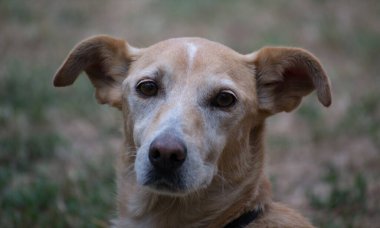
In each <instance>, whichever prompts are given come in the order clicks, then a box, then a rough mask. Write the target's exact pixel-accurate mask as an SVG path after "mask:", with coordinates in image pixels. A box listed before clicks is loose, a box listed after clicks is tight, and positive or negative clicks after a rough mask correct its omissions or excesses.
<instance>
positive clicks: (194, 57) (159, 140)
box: [54, 36, 331, 195]
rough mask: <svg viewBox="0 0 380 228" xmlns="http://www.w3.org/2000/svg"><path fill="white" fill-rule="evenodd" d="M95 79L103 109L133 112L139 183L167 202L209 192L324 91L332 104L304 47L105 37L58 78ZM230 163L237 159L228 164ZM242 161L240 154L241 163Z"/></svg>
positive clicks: (74, 55)
mask: <svg viewBox="0 0 380 228" xmlns="http://www.w3.org/2000/svg"><path fill="white" fill-rule="evenodd" d="M82 71H85V72H86V73H87V75H88V77H89V79H90V80H91V82H92V84H93V85H94V87H95V89H96V98H97V100H98V101H99V103H102V104H104V103H107V104H110V105H112V106H114V107H117V108H118V109H120V110H122V111H123V115H124V119H125V130H126V137H127V139H126V141H127V143H128V144H129V145H128V146H129V147H130V148H136V150H133V151H126V152H125V153H129V154H130V157H133V161H132V165H133V167H134V171H135V179H136V181H137V183H138V184H139V185H141V186H144V187H146V188H147V189H150V190H151V191H154V192H157V193H159V194H169V195H184V194H188V193H190V192H194V191H197V190H200V189H203V188H206V187H207V186H208V185H209V184H210V183H211V181H212V180H213V178H214V177H215V176H217V175H218V173H219V172H222V171H223V170H222V169H223V167H222V165H221V164H222V161H223V164H224V166H226V164H227V166H228V165H229V164H228V161H226V159H227V157H236V158H240V163H239V162H238V163H237V164H236V162H235V163H234V162H233V161H231V166H232V165H235V166H236V165H237V166H239V165H241V166H244V161H243V160H244V157H242V156H240V153H243V152H244V153H249V151H250V150H251V148H250V144H251V143H250V134H251V131H252V129H253V128H254V127H255V126H257V125H260V124H262V123H263V121H264V119H265V118H266V117H268V116H270V115H273V114H275V113H278V112H282V111H286V112H289V111H291V110H293V109H295V108H296V107H297V106H298V105H299V104H300V102H301V100H302V98H303V97H304V96H305V95H307V94H309V93H310V92H312V91H313V90H316V92H317V95H318V99H319V101H320V102H321V103H322V104H323V105H324V106H329V105H330V104H331V93H330V83H329V80H328V78H327V76H326V74H325V72H324V70H323V68H322V66H321V64H320V63H319V62H318V60H317V59H316V57H314V56H313V55H312V54H310V53H309V52H307V51H305V50H303V49H298V48H283V47H266V48H263V49H260V50H258V51H256V52H254V53H251V54H248V55H242V54H239V53H237V52H235V51H233V50H231V49H229V48H228V47H225V46H223V45H221V44H219V43H215V42H212V41H208V40H205V39H200V38H178V39H170V40H166V41H163V42H160V43H157V44H155V45H153V46H150V47H148V48H144V49H138V48H134V47H132V46H130V45H129V44H128V43H127V42H125V41H124V40H120V39H116V38H112V37H109V36H96V37H92V38H90V39H87V40H84V41H82V42H80V43H79V44H78V45H77V46H76V47H75V48H74V49H73V50H72V51H71V53H70V54H69V56H68V57H67V59H66V61H65V62H64V63H63V65H62V66H61V67H60V68H59V70H58V71H57V73H56V75H55V78H54V85H55V86H68V85H70V84H72V83H73V82H74V81H75V79H76V78H77V76H78V75H79V73H80V72H82ZM228 155H229V156H228ZM231 155H232V156H231Z"/></svg>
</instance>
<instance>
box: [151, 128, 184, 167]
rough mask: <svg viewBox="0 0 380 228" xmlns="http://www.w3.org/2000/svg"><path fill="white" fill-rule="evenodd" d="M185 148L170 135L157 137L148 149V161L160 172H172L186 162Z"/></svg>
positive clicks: (178, 140) (180, 141) (181, 142)
mask: <svg viewBox="0 0 380 228" xmlns="http://www.w3.org/2000/svg"><path fill="white" fill-rule="evenodd" d="M186 155H187V152H186V146H185V144H184V143H183V141H182V140H180V139H178V138H177V137H176V136H174V135H171V134H162V135H160V136H158V137H157V138H156V139H154V140H153V142H152V143H151V144H150V147H149V161H150V163H152V165H153V166H154V167H155V168H157V169H159V170H160V171H164V172H165V171H166V172H168V171H174V170H176V169H178V168H179V167H180V166H181V165H182V164H183V162H184V161H185V160H186Z"/></svg>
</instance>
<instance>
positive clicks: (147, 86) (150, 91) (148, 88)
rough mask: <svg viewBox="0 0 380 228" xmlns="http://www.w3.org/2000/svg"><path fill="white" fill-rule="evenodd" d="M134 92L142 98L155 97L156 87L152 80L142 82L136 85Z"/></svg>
mask: <svg viewBox="0 0 380 228" xmlns="http://www.w3.org/2000/svg"><path fill="white" fill-rule="evenodd" d="M136 90H137V91H138V92H139V93H141V94H142V95H144V96H147V97H152V96H156V95H157V92H158V86H157V84H156V83H155V82H154V81H152V80H142V81H140V82H139V83H138V84H137V86H136Z"/></svg>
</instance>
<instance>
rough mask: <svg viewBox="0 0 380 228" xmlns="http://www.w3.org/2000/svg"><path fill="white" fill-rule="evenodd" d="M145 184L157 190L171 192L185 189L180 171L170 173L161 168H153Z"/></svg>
mask: <svg viewBox="0 0 380 228" xmlns="http://www.w3.org/2000/svg"><path fill="white" fill-rule="evenodd" d="M143 185H144V186H147V187H149V188H152V189H154V190H157V191H164V192H170V193H178V192H183V191H184V190H185V188H184V185H183V182H182V181H181V178H180V176H179V175H178V173H168V172H162V171H160V170H151V171H150V172H149V174H148V176H147V180H146V181H145V182H144V183H143Z"/></svg>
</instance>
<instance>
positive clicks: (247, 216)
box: [224, 209, 261, 228]
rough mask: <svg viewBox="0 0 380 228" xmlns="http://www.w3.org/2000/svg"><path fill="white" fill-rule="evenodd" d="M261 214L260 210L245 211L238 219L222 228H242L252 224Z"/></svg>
mask: <svg viewBox="0 0 380 228" xmlns="http://www.w3.org/2000/svg"><path fill="white" fill-rule="evenodd" d="M260 213H261V209H256V210H251V211H247V212H246V213H244V214H242V215H240V216H239V217H238V218H236V219H234V220H232V221H231V222H230V223H228V224H227V225H225V226H224V228H243V227H245V226H247V225H248V224H250V223H251V222H253V221H254V220H255V219H256V218H257V217H258V216H259V215H260Z"/></svg>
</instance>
